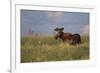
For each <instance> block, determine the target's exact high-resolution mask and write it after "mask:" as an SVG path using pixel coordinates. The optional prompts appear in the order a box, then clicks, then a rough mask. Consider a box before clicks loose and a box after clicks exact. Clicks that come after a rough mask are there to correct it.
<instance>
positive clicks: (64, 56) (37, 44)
mask: <svg viewBox="0 0 100 73" xmlns="http://www.w3.org/2000/svg"><path fill="white" fill-rule="evenodd" d="M87 59H89V37H87V36H82V43H81V44H80V45H76V46H74V45H69V44H68V43H63V42H62V41H59V40H54V38H53V36H41V37H35V36H27V37H22V38H21V63H25V62H26V63H28V62H45V61H70V60H87Z"/></svg>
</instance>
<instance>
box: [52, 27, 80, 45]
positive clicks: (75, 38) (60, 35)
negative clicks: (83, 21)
mask: <svg viewBox="0 0 100 73" xmlns="http://www.w3.org/2000/svg"><path fill="white" fill-rule="evenodd" d="M54 31H56V32H57V34H56V35H55V39H56V40H57V39H60V40H62V41H63V42H65V41H69V42H70V44H73V45H76V44H80V43H81V37H80V35H79V34H72V33H65V32H63V31H64V28H55V29H54Z"/></svg>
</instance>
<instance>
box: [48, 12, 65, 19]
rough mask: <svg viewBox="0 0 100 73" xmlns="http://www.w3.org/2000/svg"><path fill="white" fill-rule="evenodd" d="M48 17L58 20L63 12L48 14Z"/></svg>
mask: <svg viewBox="0 0 100 73" xmlns="http://www.w3.org/2000/svg"><path fill="white" fill-rule="evenodd" d="M48 16H49V17H51V18H60V17H62V16H63V12H48Z"/></svg>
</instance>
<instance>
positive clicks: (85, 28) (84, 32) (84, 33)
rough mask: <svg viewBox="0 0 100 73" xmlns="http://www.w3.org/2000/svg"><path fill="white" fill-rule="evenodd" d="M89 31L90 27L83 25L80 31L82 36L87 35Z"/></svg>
mask: <svg viewBox="0 0 100 73" xmlns="http://www.w3.org/2000/svg"><path fill="white" fill-rule="evenodd" d="M89 30H90V27H89V25H85V26H84V27H83V29H82V34H83V35H89Z"/></svg>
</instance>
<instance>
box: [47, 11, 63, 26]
mask: <svg viewBox="0 0 100 73" xmlns="http://www.w3.org/2000/svg"><path fill="white" fill-rule="evenodd" d="M47 15H48V18H49V19H50V21H51V23H52V25H53V26H54V27H58V26H60V25H61V24H59V22H60V21H61V20H62V17H63V16H64V12H57V11H55V12H54V11H50V12H47Z"/></svg>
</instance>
